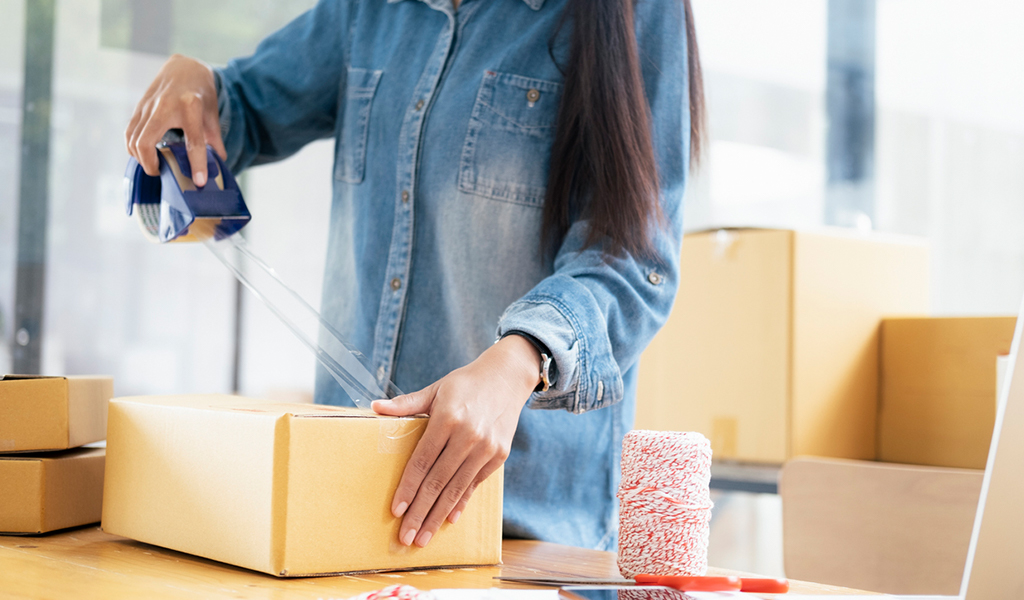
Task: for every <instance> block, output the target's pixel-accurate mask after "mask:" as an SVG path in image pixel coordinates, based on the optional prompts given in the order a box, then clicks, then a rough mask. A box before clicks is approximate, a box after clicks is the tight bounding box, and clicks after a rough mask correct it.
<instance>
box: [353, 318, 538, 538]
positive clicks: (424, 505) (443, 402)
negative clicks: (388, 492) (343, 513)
mask: <svg viewBox="0 0 1024 600" xmlns="http://www.w3.org/2000/svg"><path fill="white" fill-rule="evenodd" d="M539 382H540V354H539V353H538V352H537V349H536V348H535V347H534V346H533V344H531V343H530V342H529V341H527V340H526V339H525V338H523V337H520V336H518V335H510V336H507V337H505V338H502V339H501V340H500V341H498V342H497V343H496V344H494V345H493V346H491V347H490V348H488V349H487V350H485V351H484V353H483V354H481V355H480V357H479V358H477V359H476V360H474V361H473V362H471V363H470V364H468V365H466V366H465V367H462V368H461V369H456V370H455V371H452V372H451V373H449V374H448V375H446V376H445V377H443V378H442V379H440V380H439V381H437V382H436V383H434V384H433V385H431V386H429V387H426V388H424V389H422V390H420V391H418V392H414V393H412V394H406V395H404V396H398V397H397V398H395V399H393V400H377V401H376V402H374V403H373V410H375V411H376V412H378V413H379V414H382V415H392V416H407V415H415V414H422V413H427V414H429V415H430V420H429V421H428V422H427V429H426V431H424V432H423V437H422V438H420V441H419V443H418V444H417V445H416V449H415V450H414V451H413V453H412V456H411V457H410V458H409V462H408V463H407V464H406V466H405V472H404V473H403V474H402V480H401V482H400V483H399V484H398V489H397V490H396V491H395V496H394V499H393V500H392V501H391V512H392V514H394V515H395V517H396V518H400V517H403V516H404V517H405V518H404V519H403V520H402V526H401V527H400V528H399V534H398V538H399V540H400V541H401V542H402V543H403V544H405V545H406V546H408V545H411V544H412V543H413V542H415V543H416V545H417V546H421V547H422V546H426V545H427V543H428V542H430V538H431V537H433V535H434V534H435V533H437V530H438V529H439V528H440V527H441V523H443V522H444V520H445V519H448V520H449V521H450V522H451V523H453V524H454V523H455V522H456V521H458V519H459V516H460V515H461V514H462V511H463V509H464V508H465V507H466V503H467V502H468V501H469V497H470V495H472V493H473V490H474V489H476V486H477V485H478V484H479V483H480V482H482V481H483V480H484V479H486V478H487V476H488V475H490V474H491V473H493V472H494V471H496V470H497V469H498V467H500V466H501V465H502V464H503V463H504V462H505V459H506V458H508V453H509V450H510V449H511V448H512V436H513V435H515V432H516V425H517V424H518V423H519V413H520V412H522V410H523V406H525V405H526V402H527V400H529V399H530V394H531V393H533V390H534V389H535V388H536V387H537V384H538V383H539Z"/></svg>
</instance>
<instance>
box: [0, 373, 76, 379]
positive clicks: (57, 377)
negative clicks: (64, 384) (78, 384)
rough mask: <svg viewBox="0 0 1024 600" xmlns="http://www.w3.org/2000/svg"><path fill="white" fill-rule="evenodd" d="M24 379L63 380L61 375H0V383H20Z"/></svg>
mask: <svg viewBox="0 0 1024 600" xmlns="http://www.w3.org/2000/svg"><path fill="white" fill-rule="evenodd" d="M25 379H64V377H63V376H61V375H12V374H10V373H8V374H7V375H0V381H22V380H25Z"/></svg>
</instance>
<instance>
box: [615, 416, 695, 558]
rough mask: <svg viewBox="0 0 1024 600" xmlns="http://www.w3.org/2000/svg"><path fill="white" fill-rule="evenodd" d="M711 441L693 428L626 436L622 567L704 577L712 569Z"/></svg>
mask: <svg viewBox="0 0 1024 600" xmlns="http://www.w3.org/2000/svg"><path fill="white" fill-rule="evenodd" d="M710 482H711V443H710V442H708V440H707V438H705V437H704V436H703V435H701V434H699V433H694V432H674V431H644V430H635V431H630V432H629V433H627V434H626V437H625V439H623V440H622V482H621V483H620V484H619V493H618V497H619V571H621V572H622V575H623V576H624V577H633V576H635V575H638V574H649V575H685V576H700V575H704V574H705V573H706V572H707V568H708V532H709V528H710V525H711V506H712V504H711V496H710V491H709V489H708V484H709V483H710Z"/></svg>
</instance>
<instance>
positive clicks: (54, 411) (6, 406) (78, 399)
mask: <svg viewBox="0 0 1024 600" xmlns="http://www.w3.org/2000/svg"><path fill="white" fill-rule="evenodd" d="M113 396H114V380H113V379H112V378H110V377H100V376H75V377H72V376H68V377H40V376H37V375H5V376H3V377H2V378H0V452H37V451H43V450H63V449H65V448H74V447H77V446H82V445H85V444H90V443H92V442H96V441H99V440H102V439H103V438H104V437H106V433H107V402H108V401H109V400H110V399H111V398H113Z"/></svg>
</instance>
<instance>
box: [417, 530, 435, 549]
mask: <svg viewBox="0 0 1024 600" xmlns="http://www.w3.org/2000/svg"><path fill="white" fill-rule="evenodd" d="M433 535H434V534H432V533H430V532H429V531H424V532H423V535H421V536H420V539H418V540H416V545H417V546H419V547H420V548H426V546H427V544H428V543H430V538H431V537H433Z"/></svg>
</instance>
